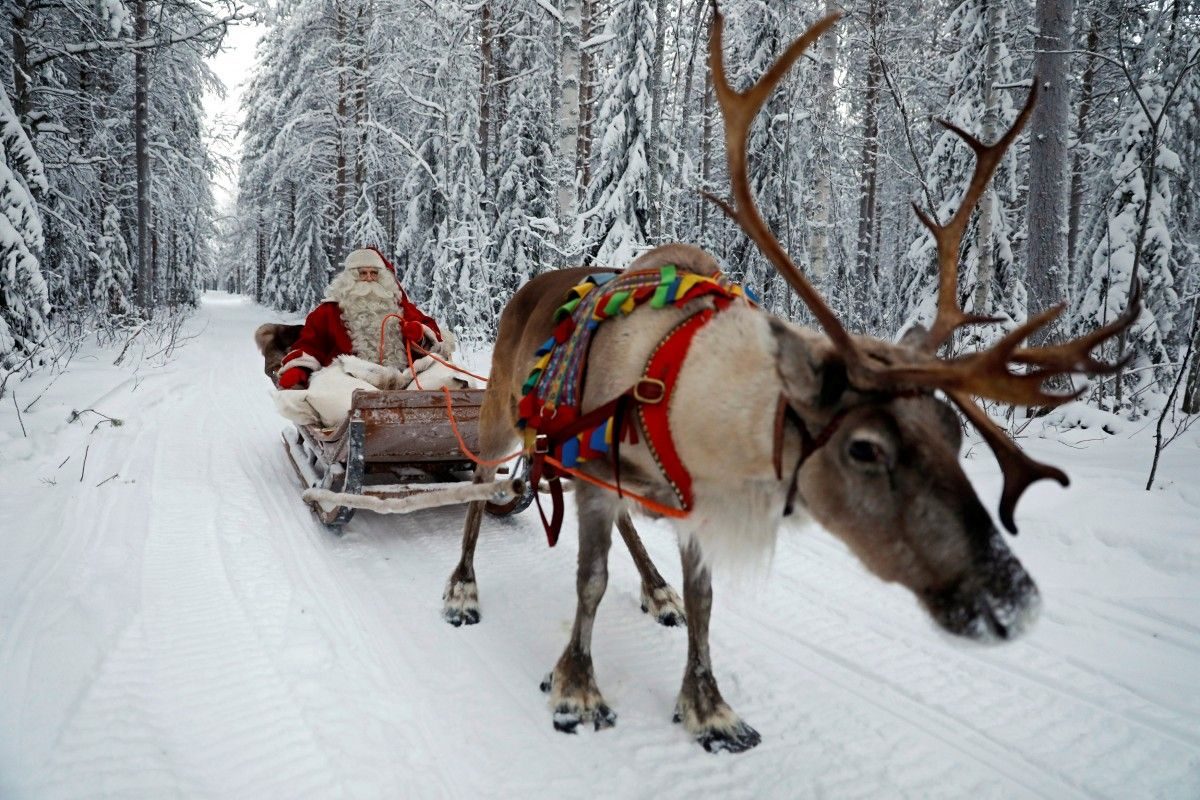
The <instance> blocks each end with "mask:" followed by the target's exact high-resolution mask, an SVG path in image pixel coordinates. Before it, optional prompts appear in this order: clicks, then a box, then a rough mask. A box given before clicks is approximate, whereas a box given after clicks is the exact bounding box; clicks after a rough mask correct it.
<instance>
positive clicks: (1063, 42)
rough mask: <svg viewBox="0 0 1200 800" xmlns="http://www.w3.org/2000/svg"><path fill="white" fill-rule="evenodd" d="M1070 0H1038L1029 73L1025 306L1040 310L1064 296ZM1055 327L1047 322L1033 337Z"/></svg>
mask: <svg viewBox="0 0 1200 800" xmlns="http://www.w3.org/2000/svg"><path fill="white" fill-rule="evenodd" d="M1072 2H1073V0H1037V31H1038V32H1037V34H1036V36H1035V37H1034V60H1033V74H1034V75H1036V76H1037V80H1038V81H1040V83H1041V85H1040V86H1039V89H1040V95H1039V97H1038V103H1037V106H1036V107H1035V108H1034V109H1033V118H1032V119H1031V120H1030V123H1029V130H1030V132H1031V137H1030V143H1029V211H1028V220H1029V251H1028V254H1027V259H1026V260H1027V261H1028V264H1029V280H1028V286H1029V309H1030V310H1031V311H1034V310H1036V311H1042V310H1043V309H1046V308H1049V307H1050V306H1052V305H1054V304H1055V303H1058V302H1061V301H1063V300H1066V299H1067V274H1066V265H1067V215H1068V209H1067V193H1068V189H1069V186H1070V182H1069V178H1068V166H1069V163H1070V162H1069V161H1068V160H1067V133H1068V131H1067V124H1068V112H1069V111H1070V94H1071V93H1070V84H1069V81H1068V69H1069V60H1070V57H1069V55H1068V51H1069V50H1070V49H1071V10H1072ZM1056 333H1057V329H1056V328H1055V327H1054V326H1048V327H1047V328H1043V329H1041V330H1040V331H1038V332H1036V333H1034V335H1033V336H1032V337H1031V343H1032V344H1035V345H1038V344H1044V343H1045V342H1046V341H1048V340H1049V339H1050V338H1051V337H1053V336H1054V335H1055V334H1056Z"/></svg>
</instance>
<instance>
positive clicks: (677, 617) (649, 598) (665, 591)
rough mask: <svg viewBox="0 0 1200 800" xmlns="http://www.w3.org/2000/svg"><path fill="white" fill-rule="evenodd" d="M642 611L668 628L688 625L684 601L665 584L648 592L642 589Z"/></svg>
mask: <svg viewBox="0 0 1200 800" xmlns="http://www.w3.org/2000/svg"><path fill="white" fill-rule="evenodd" d="M642 611H644V612H645V613H647V614H649V615H650V616H652V617H654V620H655V621H656V622H657V623H658V624H659V625H662V626H664V627H667V628H674V627H677V626H681V625H686V624H687V615H686V614H685V613H684V612H683V601H682V600H680V599H679V595H678V594H676V593H675V590H674V589H672V588H671V587H670V586H668V585H666V584H663V585H662V586H659V587H658V588H657V589H654V590H652V591H649V592H647V591H646V590H645V589H644V588H643V589H642Z"/></svg>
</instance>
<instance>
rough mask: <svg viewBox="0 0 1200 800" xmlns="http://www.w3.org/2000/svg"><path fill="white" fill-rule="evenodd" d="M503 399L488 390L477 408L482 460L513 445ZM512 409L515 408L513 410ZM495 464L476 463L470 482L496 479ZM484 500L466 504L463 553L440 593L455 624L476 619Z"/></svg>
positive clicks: (448, 617)
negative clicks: (477, 551)
mask: <svg viewBox="0 0 1200 800" xmlns="http://www.w3.org/2000/svg"><path fill="white" fill-rule="evenodd" d="M508 411H509V409H508V407H507V406H506V405H505V398H504V396H503V395H501V394H500V393H499V392H494V391H488V392H487V393H486V394H484V396H483V407H482V408H481V409H480V410H479V450H480V457H481V458H482V459H483V460H484V461H487V460H490V459H495V458H500V457H501V456H502V455H504V454H505V453H506V452H507V451H508V448H509V447H510V446H511V445H512V439H513V425H512V420H511V419H510V416H511V415H510V414H509V413H508ZM513 411H514V412H515V409H513ZM497 468H498V467H495V466H484V465H482V464H479V465H476V467H475V475H474V477H473V478H472V482H473V483H488V482H489V481H493V480H495V479H496V470H497ZM483 506H484V501H483V500H476V501H475V502H473V503H471V504H469V505H468V506H467V519H466V521H465V522H464V523H463V540H462V556H461V557H460V558H459V560H458V566H457V567H455V568H454V572H452V573H451V574H450V580H448V581H446V590H445V591H444V592H442V618H443V619H445V620H446V622H449V623H450V624H451V625H453V626H454V627H456V628H457V627H459V626H460V625H474V624H476V623H477V622H479V587H478V586H477V585H476V584H475V544H476V543H477V542H478V541H479V527H480V524H481V523H482V522H483Z"/></svg>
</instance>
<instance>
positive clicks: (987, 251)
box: [972, 0, 1066, 314]
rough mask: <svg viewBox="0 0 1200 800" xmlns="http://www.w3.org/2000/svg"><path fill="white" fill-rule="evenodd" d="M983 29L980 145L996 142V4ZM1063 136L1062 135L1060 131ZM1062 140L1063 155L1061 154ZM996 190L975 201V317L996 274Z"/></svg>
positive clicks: (989, 188)
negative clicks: (977, 218)
mask: <svg viewBox="0 0 1200 800" xmlns="http://www.w3.org/2000/svg"><path fill="white" fill-rule="evenodd" d="M985 6H986V9H987V10H986V12H985V13H986V25H987V48H986V49H985V50H984V54H983V59H984V61H983V81H984V88H983V141H985V142H988V143H991V142H993V141H995V140H996V129H997V127H998V125H997V117H998V116H999V109H997V108H996V99H997V98H996V77H997V64H996V57H997V52H996V51H997V50H998V49H999V48H1000V30H999V29H1000V11H999V3H998V2H996V0H989V1H987V2H985ZM1064 133H1065V131H1064ZM1065 152H1066V151H1065V139H1064V154H1065ZM996 212H997V203H996V189H995V187H994V186H992V184H991V181H989V182H988V186H987V188H986V189H985V190H984V193H983V197H981V198H980V200H979V240H978V245H977V246H978V248H979V269H978V270H977V271H976V275H975V296H974V297H973V298H972V300H973V308H974V310H975V313H977V314H984V313H986V312H987V309H988V304H989V302H990V301H991V297H990V294H991V288H992V279H993V277H994V275H995V272H996V258H995V251H994V247H993V241H992V239H993V231H994V230H995V228H996Z"/></svg>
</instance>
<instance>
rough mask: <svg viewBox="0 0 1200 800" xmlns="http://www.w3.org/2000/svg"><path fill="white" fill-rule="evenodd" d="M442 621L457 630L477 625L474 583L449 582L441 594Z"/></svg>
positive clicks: (476, 596) (476, 598)
mask: <svg viewBox="0 0 1200 800" xmlns="http://www.w3.org/2000/svg"><path fill="white" fill-rule="evenodd" d="M442 602H443V605H442V619H444V620H446V622H449V623H450V624H451V625H453V626H454V627H456V628H458V627H461V626H463V625H476V624H478V623H479V590H478V588H477V587H476V586H475V581H451V582H450V584H449V585H447V586H446V591H445V592H444V593H443V594H442Z"/></svg>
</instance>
